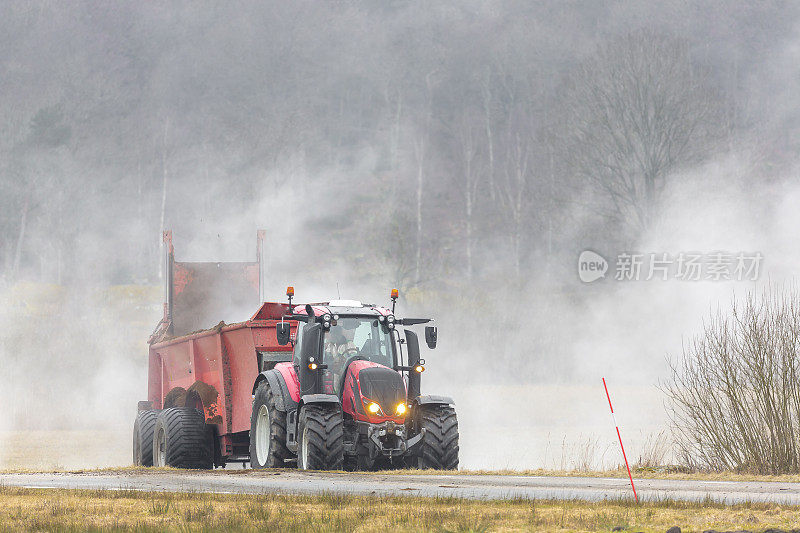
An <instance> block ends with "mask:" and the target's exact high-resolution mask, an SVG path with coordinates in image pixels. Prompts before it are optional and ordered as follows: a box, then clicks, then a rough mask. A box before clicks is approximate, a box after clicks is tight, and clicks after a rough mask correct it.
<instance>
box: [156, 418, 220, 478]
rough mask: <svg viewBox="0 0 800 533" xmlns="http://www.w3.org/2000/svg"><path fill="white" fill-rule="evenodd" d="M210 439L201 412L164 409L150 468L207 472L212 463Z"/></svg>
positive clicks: (157, 430)
mask: <svg viewBox="0 0 800 533" xmlns="http://www.w3.org/2000/svg"><path fill="white" fill-rule="evenodd" d="M211 437H212V432H211V431H209V428H208V426H206V421H205V415H204V414H203V412H202V411H200V410H198V409H191V408H188V407H170V408H169V409H164V410H163V411H161V414H159V415H158V419H157V420H156V427H155V431H154V434H153V465H154V466H172V467H175V468H195V469H204V470H209V469H211V468H212V467H213V461H214V453H213V442H212V440H211Z"/></svg>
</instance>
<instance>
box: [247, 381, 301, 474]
mask: <svg viewBox="0 0 800 533" xmlns="http://www.w3.org/2000/svg"><path fill="white" fill-rule="evenodd" d="M291 457H292V453H291V452H290V451H289V449H288V448H287V447H286V413H285V412H283V411H278V409H277V407H275V397H274V396H273V393H272V387H270V386H269V383H267V382H266V381H262V382H261V383H260V384H259V385H258V388H257V389H256V395H255V398H254V399H253V413H252V415H251V416H250V467H251V468H255V469H261V468H276V467H282V466H283V465H284V462H285V460H286V459H290V458H291Z"/></svg>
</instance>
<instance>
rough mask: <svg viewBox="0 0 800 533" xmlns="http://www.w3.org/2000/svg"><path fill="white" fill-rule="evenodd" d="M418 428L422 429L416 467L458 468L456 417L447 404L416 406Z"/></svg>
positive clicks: (453, 410) (454, 411)
mask: <svg viewBox="0 0 800 533" xmlns="http://www.w3.org/2000/svg"><path fill="white" fill-rule="evenodd" d="M417 409H418V410H419V411H418V416H419V419H418V421H419V428H420V430H422V429H424V430H425V434H424V435H423V436H422V442H421V443H420V447H419V452H418V456H417V458H416V459H417V465H416V466H417V468H433V469H436V470H456V469H457V468H458V418H457V417H456V410H455V409H453V408H452V407H450V406H448V405H421V406H419V407H418V408H417Z"/></svg>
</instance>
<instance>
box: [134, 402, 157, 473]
mask: <svg viewBox="0 0 800 533" xmlns="http://www.w3.org/2000/svg"><path fill="white" fill-rule="evenodd" d="M157 418H158V412H157V411H153V410H148V411H139V413H138V414H137V415H136V421H135V422H134V423H133V464H134V466H153V433H154V432H155V429H156V419H157Z"/></svg>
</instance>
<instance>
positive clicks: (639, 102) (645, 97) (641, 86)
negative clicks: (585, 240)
mask: <svg viewBox="0 0 800 533" xmlns="http://www.w3.org/2000/svg"><path fill="white" fill-rule="evenodd" d="M717 101H718V100H717V98H715V95H714V92H713V91H712V90H711V89H710V88H709V85H708V83H707V78H706V76H705V75H704V73H703V72H702V71H701V70H700V69H698V68H695V67H694V66H693V65H692V61H691V58H690V56H689V49H688V44H687V43H686V42H684V41H679V40H677V39H675V38H672V37H666V36H661V35H653V34H652V33H650V32H645V31H640V32H636V33H631V34H628V35H626V36H624V37H622V38H619V39H616V40H614V41H612V42H610V43H608V44H606V45H605V46H603V47H601V48H600V49H599V50H598V52H597V53H596V54H595V55H594V56H592V57H591V58H590V59H589V60H588V61H586V62H585V63H584V64H583V65H581V66H580V67H579V68H578V69H577V71H576V72H574V73H573V75H572V76H571V78H570V79H569V82H568V84H567V87H566V90H565V95H564V99H563V103H564V106H565V107H564V109H563V113H564V117H563V119H564V124H565V126H566V128H565V133H564V139H563V140H564V143H563V145H562V147H563V148H564V156H565V157H566V158H567V159H569V161H570V166H571V169H572V172H573V173H574V175H575V176H576V177H577V178H579V179H580V180H581V181H585V182H586V183H588V184H590V185H591V187H592V188H593V189H594V190H595V191H596V192H597V193H599V194H600V195H601V196H602V197H603V198H604V200H605V201H604V202H603V203H602V204H601V205H598V206H597V207H600V208H601V210H602V211H604V213H605V214H608V215H611V216H613V217H614V218H617V219H619V220H620V221H622V222H625V223H628V224H630V225H632V226H633V227H634V228H635V229H637V230H646V229H648V228H649V227H651V226H652V224H653V223H654V221H655V219H656V212H657V209H658V204H659V199H660V197H661V194H662V193H663V191H664V187H665V185H666V183H667V179H668V178H669V176H670V174H671V173H672V172H673V171H675V170H676V169H678V168H679V167H681V166H682V165H688V164H690V163H692V162H695V161H697V160H698V159H699V158H701V157H703V156H704V155H706V154H707V153H708V151H709V149H710V147H711V146H713V141H715V140H716V139H717V138H718V136H719V133H718V132H719V127H718V126H719V116H720V114H719V105H718V103H717Z"/></svg>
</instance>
